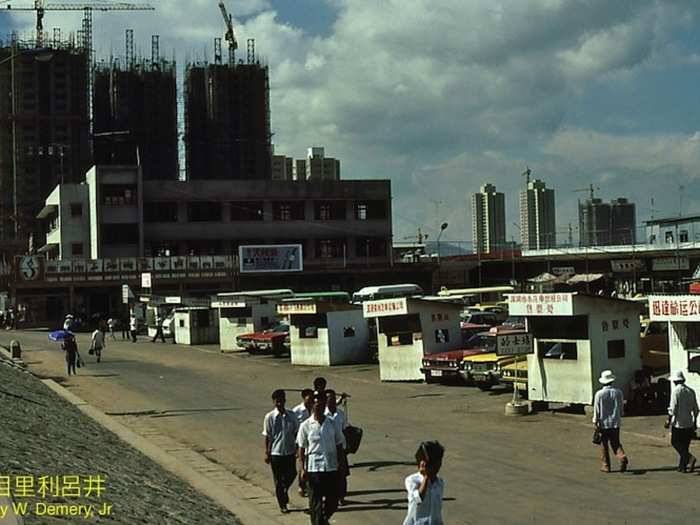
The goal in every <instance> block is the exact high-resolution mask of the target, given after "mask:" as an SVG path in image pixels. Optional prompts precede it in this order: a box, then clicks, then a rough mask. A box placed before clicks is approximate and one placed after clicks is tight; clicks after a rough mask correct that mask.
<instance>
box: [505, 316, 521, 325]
mask: <svg viewBox="0 0 700 525" xmlns="http://www.w3.org/2000/svg"><path fill="white" fill-rule="evenodd" d="M503 324H504V325H506V326H525V318H524V317H517V316H511V317H509V318H508V319H506V320H505V321H503Z"/></svg>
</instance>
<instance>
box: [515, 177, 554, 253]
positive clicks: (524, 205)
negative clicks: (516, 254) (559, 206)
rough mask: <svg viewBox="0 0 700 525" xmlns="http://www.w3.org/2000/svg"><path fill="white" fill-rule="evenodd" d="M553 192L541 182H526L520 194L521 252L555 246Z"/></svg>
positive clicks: (536, 180)
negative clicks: (525, 186)
mask: <svg viewBox="0 0 700 525" xmlns="http://www.w3.org/2000/svg"><path fill="white" fill-rule="evenodd" d="M555 216H556V213H555V208H554V190H553V189H551V188H547V187H546V185H545V183H544V182H543V181H541V180H538V179H535V180H533V181H528V183H527V188H525V189H524V190H522V191H521V192H520V236H521V243H522V249H523V250H542V249H545V248H553V247H554V246H555V245H556V217H555Z"/></svg>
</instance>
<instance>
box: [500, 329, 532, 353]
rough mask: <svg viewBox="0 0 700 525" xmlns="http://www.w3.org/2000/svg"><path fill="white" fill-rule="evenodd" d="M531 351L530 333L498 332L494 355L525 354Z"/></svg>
mask: <svg viewBox="0 0 700 525" xmlns="http://www.w3.org/2000/svg"><path fill="white" fill-rule="evenodd" d="M531 353H532V334H499V335H497V336H496V355H525V354H531Z"/></svg>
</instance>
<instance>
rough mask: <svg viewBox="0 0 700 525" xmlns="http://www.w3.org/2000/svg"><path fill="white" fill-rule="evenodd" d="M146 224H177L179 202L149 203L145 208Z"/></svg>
mask: <svg viewBox="0 0 700 525" xmlns="http://www.w3.org/2000/svg"><path fill="white" fill-rule="evenodd" d="M143 220H144V222H177V202H149V203H148V204H147V205H145V206H144V207H143Z"/></svg>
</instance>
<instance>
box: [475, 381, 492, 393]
mask: <svg viewBox="0 0 700 525" xmlns="http://www.w3.org/2000/svg"><path fill="white" fill-rule="evenodd" d="M492 386H493V385H492V384H491V383H477V385H476V387H477V388H478V389H479V390H481V391H482V392H488V391H489V390H491V387H492Z"/></svg>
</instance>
